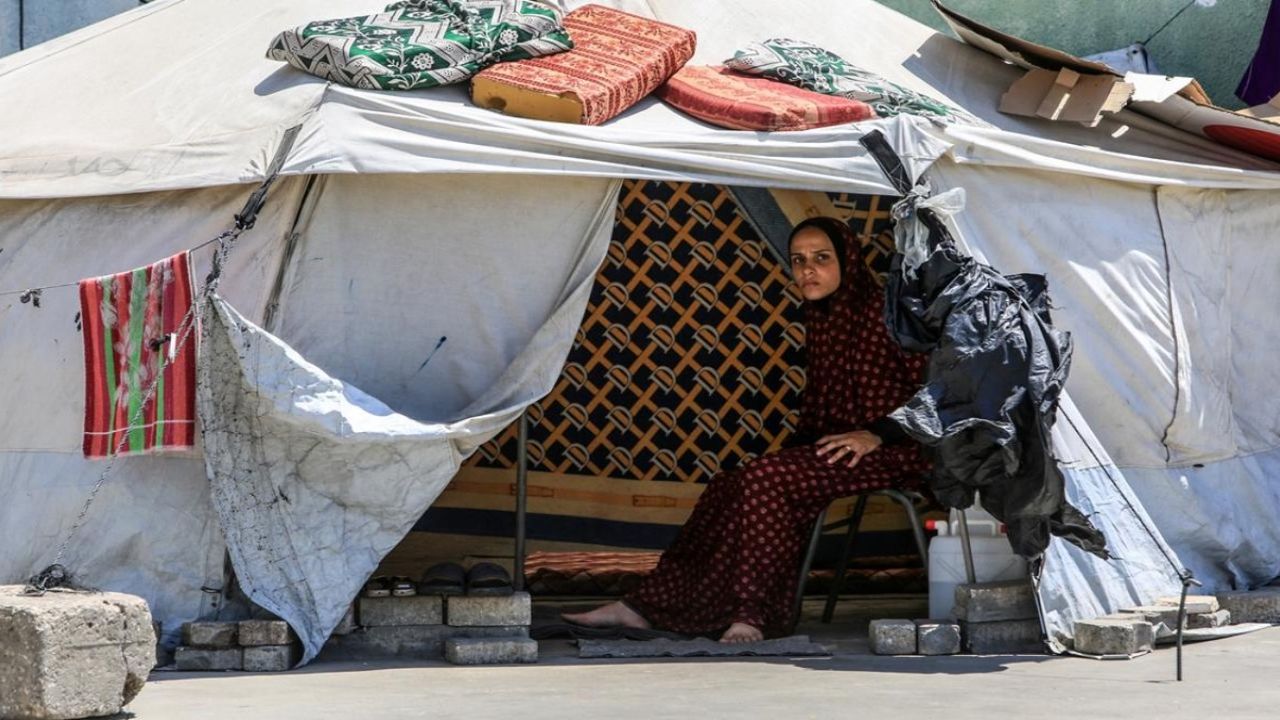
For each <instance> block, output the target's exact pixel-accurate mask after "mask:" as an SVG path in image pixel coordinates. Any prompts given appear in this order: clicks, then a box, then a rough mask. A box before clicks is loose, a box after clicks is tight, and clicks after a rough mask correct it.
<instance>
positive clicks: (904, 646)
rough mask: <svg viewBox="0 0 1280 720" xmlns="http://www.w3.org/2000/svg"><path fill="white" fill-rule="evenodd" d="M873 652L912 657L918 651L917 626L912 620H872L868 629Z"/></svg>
mask: <svg viewBox="0 0 1280 720" xmlns="http://www.w3.org/2000/svg"><path fill="white" fill-rule="evenodd" d="M867 634H868V635H869V636H870V641H871V652H873V653H875V654H876V655H912V654H914V653H915V651H916V624H915V622H914V621H911V620H901V619H892V618H886V619H880V620H872V621H871V625H870V627H868V628H867Z"/></svg>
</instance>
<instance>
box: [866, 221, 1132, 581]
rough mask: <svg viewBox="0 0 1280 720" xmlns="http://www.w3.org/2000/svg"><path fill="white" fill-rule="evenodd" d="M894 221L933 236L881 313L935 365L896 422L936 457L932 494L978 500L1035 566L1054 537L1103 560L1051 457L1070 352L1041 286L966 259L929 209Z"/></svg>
mask: <svg viewBox="0 0 1280 720" xmlns="http://www.w3.org/2000/svg"><path fill="white" fill-rule="evenodd" d="M911 199H912V198H910V197H909V198H908V200H907V202H910V201H911ZM916 199H917V200H918V198H916ZM950 204H952V205H953V204H954V203H950ZM895 217H897V218H898V222H899V224H900V225H902V224H910V225H928V226H930V227H929V229H930V230H931V231H933V233H934V236H933V237H932V238H931V240H932V242H931V245H932V251H931V252H930V253H929V254H928V256H927V259H925V260H924V261H923V262H922V263H921V264H919V265H915V266H913V265H911V264H909V262H908V260H907V258H906V257H904V255H903V252H904V251H908V250H910V248H908V247H899V248H898V251H899V252H898V253H897V254H896V255H895V256H894V260H893V268H892V270H891V271H890V273H889V284H888V287H887V288H886V293H887V302H886V304H885V321H886V323H887V324H888V326H889V329H890V332H891V333H892V334H893V335H894V337H895V338H897V340H898V342H899V343H900V344H901V345H902V347H904V348H906V349H907V350H911V351H915V352H928V353H929V354H930V358H929V365H928V369H927V380H926V384H925V386H924V387H923V388H922V389H921V390H920V391H919V392H917V393H916V395H915V396H913V397H912V398H911V399H910V400H909V401H908V402H907V403H906V404H905V405H904V406H903V407H901V408H899V409H898V410H896V411H894V412H893V413H892V414H891V415H890V417H892V418H893V419H894V420H895V421H897V422H898V424H899V425H900V426H902V428H903V430H905V431H906V432H907V434H909V435H911V437H913V438H914V439H915V440H917V441H918V442H920V443H922V444H923V445H925V446H926V447H929V448H931V450H932V452H933V454H934V463H935V464H934V473H933V477H932V479H931V483H932V489H933V491H934V494H935V495H936V496H937V498H938V499H939V500H940V501H941V502H942V503H943V504H944V505H946V506H948V507H957V508H965V507H968V506H969V505H971V504H973V500H974V497H973V495H974V492H975V491H976V490H981V491H982V505H983V507H985V508H986V509H987V510H988V511H989V512H991V514H992V515H994V516H995V517H997V518H999V519H1000V520H1001V521H1002V522H1004V523H1005V524H1007V525H1008V527H1009V542H1010V544H1011V545H1012V546H1013V548H1014V550H1015V551H1016V552H1017V553H1018V554H1019V555H1022V556H1023V557H1026V558H1037V557H1040V556H1041V555H1042V554H1043V553H1044V550H1045V548H1046V547H1048V544H1049V536H1050V534H1054V535H1059V536H1062V537H1064V538H1066V539H1067V540H1070V541H1071V542H1073V543H1075V544H1077V545H1079V546H1080V547H1082V548H1084V549H1086V550H1088V551H1090V552H1093V553H1095V554H1097V555H1099V556H1101V557H1106V556H1107V554H1106V539H1105V538H1104V537H1103V535H1102V533H1101V532H1099V531H1098V530H1097V529H1096V528H1095V527H1093V525H1092V524H1090V522H1089V520H1088V519H1087V518H1086V517H1084V515H1082V514H1081V513H1080V512H1079V511H1078V510H1076V509H1075V508H1074V507H1072V506H1071V505H1070V504H1069V503H1068V502H1067V500H1066V493H1065V488H1064V485H1065V481H1064V479H1063V476H1062V472H1061V470H1060V469H1059V468H1058V466H1057V463H1056V462H1055V461H1054V459H1053V457H1052V454H1051V453H1050V449H1049V445H1050V437H1049V435H1050V428H1051V427H1052V424H1053V418H1054V413H1055V410H1056V407H1057V401H1058V396H1059V394H1060V393H1061V392H1062V388H1063V385H1064V384H1065V382H1066V378H1067V372H1068V369H1069V366H1070V359H1071V343H1070V336H1069V335H1068V334H1066V333H1063V332H1060V331H1058V330H1056V329H1054V328H1053V326H1052V324H1051V322H1050V318H1049V301H1048V292H1047V290H1048V288H1047V284H1046V282H1045V279H1044V277H1043V276H1038V275H1019V276H1014V277H1007V278H1006V277H1004V276H1001V275H999V274H998V273H997V272H996V271H995V270H994V269H993V268H991V267H989V266H986V265H982V264H980V263H978V262H977V261H975V260H974V259H973V258H971V257H968V256H965V255H963V254H962V253H961V252H960V251H959V249H958V248H956V246H955V243H954V241H953V240H952V239H951V238H950V236H949V234H948V233H947V231H946V230H945V228H944V227H943V226H942V224H941V222H940V221H939V220H938V218H937V217H935V216H933V211H932V210H923V211H922V212H920V213H919V214H917V213H916V212H915V211H914V206H906V205H903V206H900V207H899V208H897V209H896V210H895ZM917 235H918V233H910V232H905V231H904V232H903V233H901V234H900V237H902V238H903V239H904V240H905V239H909V238H913V237H916V236H917ZM911 256H912V257H918V253H912V255H911Z"/></svg>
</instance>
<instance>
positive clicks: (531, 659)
mask: <svg viewBox="0 0 1280 720" xmlns="http://www.w3.org/2000/svg"><path fill="white" fill-rule="evenodd" d="M444 659H445V660H448V661H449V662H451V663H453V664H454V665H507V664H511V663H536V662H538V641H537V640H531V639H529V638H449V639H448V640H445V641H444Z"/></svg>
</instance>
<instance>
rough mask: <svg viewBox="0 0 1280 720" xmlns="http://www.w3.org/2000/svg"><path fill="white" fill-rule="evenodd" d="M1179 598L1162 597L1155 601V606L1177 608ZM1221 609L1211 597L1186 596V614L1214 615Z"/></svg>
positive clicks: (1214, 598) (1215, 599)
mask: <svg viewBox="0 0 1280 720" xmlns="http://www.w3.org/2000/svg"><path fill="white" fill-rule="evenodd" d="M1179 599H1180V598H1179V597H1178V596H1177V595H1175V596H1173V597H1162V598H1157V599H1156V605H1169V606H1172V607H1175V608H1176V607H1178V600H1179ZM1221 609H1222V607H1221V605H1220V604H1219V603H1218V598H1216V597H1214V596H1212V595H1188V596H1187V614H1188V615H1191V614H1193V613H1194V614H1201V613H1215V612H1218V611H1219V610H1221Z"/></svg>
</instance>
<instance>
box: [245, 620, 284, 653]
mask: <svg viewBox="0 0 1280 720" xmlns="http://www.w3.org/2000/svg"><path fill="white" fill-rule="evenodd" d="M237 632H238V634H239V637H240V645H242V646H243V647H253V646H257V645H288V644H289V643H291V642H293V640H294V637H293V631H291V630H290V629H289V623H287V622H285V621H283V620H241V621H240V628H239V629H238V630H237Z"/></svg>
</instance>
